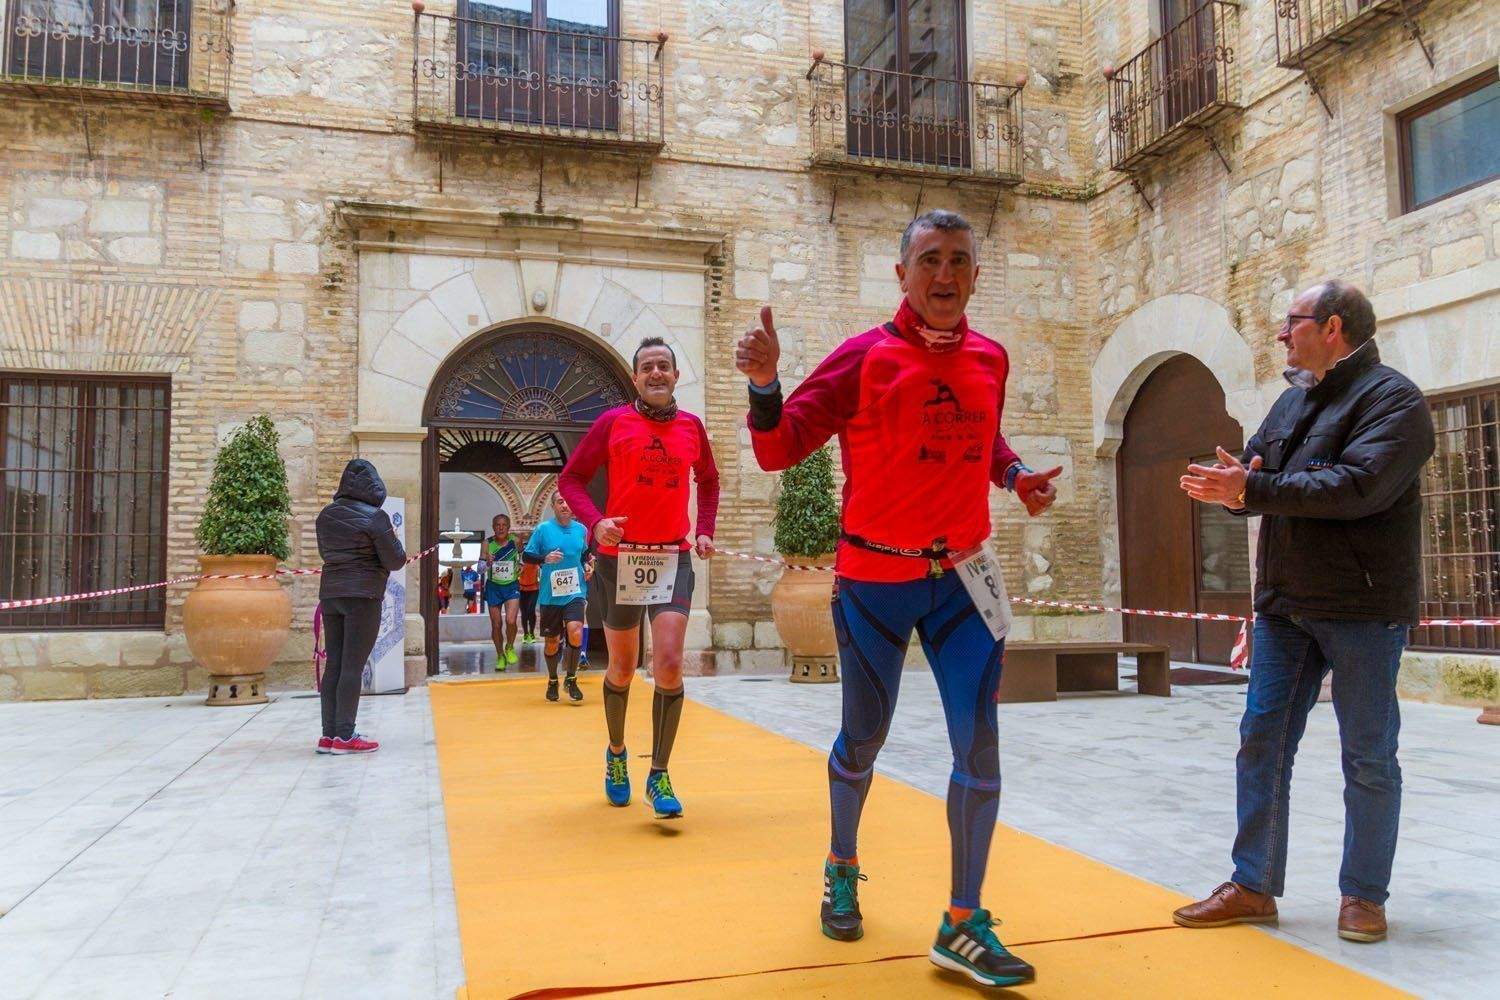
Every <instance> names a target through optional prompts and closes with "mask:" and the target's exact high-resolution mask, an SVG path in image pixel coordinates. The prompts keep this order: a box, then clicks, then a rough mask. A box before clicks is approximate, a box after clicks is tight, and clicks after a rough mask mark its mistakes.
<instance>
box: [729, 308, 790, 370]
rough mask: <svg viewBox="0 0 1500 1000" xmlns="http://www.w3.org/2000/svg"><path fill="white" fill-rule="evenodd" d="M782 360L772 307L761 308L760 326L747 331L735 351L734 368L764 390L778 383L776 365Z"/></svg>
mask: <svg viewBox="0 0 1500 1000" xmlns="http://www.w3.org/2000/svg"><path fill="white" fill-rule="evenodd" d="M780 360H781V341H780V340H779V339H777V337H776V320H775V318H774V317H772V315H771V307H770V306H761V309H760V325H759V326H752V327H751V328H750V329H748V330H746V331H745V335H744V336H743V337H741V338H740V340H739V343H738V344H737V345H736V346H735V350H734V366H735V367H736V368H738V369H739V370H740V371H742V372H744V373H745V377H746V378H748V379H749V380H750V381H752V382H754V383H755V384H756V385H758V386H760V387H761V388H762V389H764V388H765V387H766V386H768V385H770V384H771V383H772V382H775V381H776V365H777V363H778V362H780Z"/></svg>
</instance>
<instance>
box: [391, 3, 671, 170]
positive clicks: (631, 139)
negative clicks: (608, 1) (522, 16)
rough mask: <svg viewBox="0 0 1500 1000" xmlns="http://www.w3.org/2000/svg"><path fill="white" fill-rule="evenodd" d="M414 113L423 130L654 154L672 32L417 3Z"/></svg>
mask: <svg viewBox="0 0 1500 1000" xmlns="http://www.w3.org/2000/svg"><path fill="white" fill-rule="evenodd" d="M412 10H413V19H412V64H411V75H412V117H413V120H414V123H415V125H416V127H417V128H418V129H420V130H424V131H435V132H441V133H449V134H468V135H474V134H479V135H485V134H488V135H492V136H499V135H503V136H505V137H506V138H508V139H511V140H519V141H522V142H528V143H549V142H566V143H570V144H577V145H584V146H591V147H594V148H600V149H610V148H613V149H619V150H631V151H639V152H647V153H653V152H656V151H658V150H660V149H661V147H662V145H663V144H664V142H665V140H666V125H665V118H664V115H663V110H664V108H665V106H666V105H665V100H664V97H665V91H666V77H665V72H664V68H663V65H662V50H663V49H664V48H665V47H666V43H667V36H666V35H665V34H660V35H658V36H657V37H656V38H655V39H644V38H625V37H620V36H616V35H609V34H605V33H603V30H602V29H601V30H600V32H599V33H594V32H591V31H558V30H553V29H542V28H530V27H525V26H522V25H510V24H505V23H502V22H500V21H496V20H485V19H481V18H473V17H454V16H451V15H448V14H428V13H426V12H425V11H424V10H423V5H422V4H421V2H420V0H419V2H417V3H414V4H412Z"/></svg>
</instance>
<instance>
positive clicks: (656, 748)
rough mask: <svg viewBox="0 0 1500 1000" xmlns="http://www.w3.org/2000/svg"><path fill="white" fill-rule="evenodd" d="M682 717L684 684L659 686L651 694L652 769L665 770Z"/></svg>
mask: <svg viewBox="0 0 1500 1000" xmlns="http://www.w3.org/2000/svg"><path fill="white" fill-rule="evenodd" d="M681 719H682V685H681V684H678V685H677V687H676V689H675V690H670V691H668V690H664V689H662V687H661V686H660V685H658V686H657V688H656V691H655V693H654V694H653V695H652V696H651V770H653V771H665V770H666V769H667V759H668V758H669V757H671V756H672V742H673V741H674V740H676V739H677V723H678V722H679V721H681Z"/></svg>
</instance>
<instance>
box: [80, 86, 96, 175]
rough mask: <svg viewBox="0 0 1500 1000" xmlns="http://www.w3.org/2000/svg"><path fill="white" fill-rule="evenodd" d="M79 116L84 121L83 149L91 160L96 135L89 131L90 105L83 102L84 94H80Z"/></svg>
mask: <svg viewBox="0 0 1500 1000" xmlns="http://www.w3.org/2000/svg"><path fill="white" fill-rule="evenodd" d="M78 117H79V120H80V121H81V122H82V123H83V150H84V155H85V156H86V157H87V158H88V159H89V160H93V158H94V137H93V136H92V135H91V134H90V133H89V109H88V105H86V104H84V103H83V95H82V94H79V95H78Z"/></svg>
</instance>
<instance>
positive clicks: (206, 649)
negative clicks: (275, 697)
mask: <svg viewBox="0 0 1500 1000" xmlns="http://www.w3.org/2000/svg"><path fill="white" fill-rule="evenodd" d="M279 440H280V435H278V434H277V433H276V426H275V425H274V424H272V423H271V418H270V417H267V416H265V415H264V414H262V415H260V416H257V417H254V418H252V419H251V420H250V421H249V422H248V423H246V424H245V425H244V426H243V427H240V428H239V429H238V430H236V431H235V432H234V433H233V434H231V435H230V437H229V440H228V441H227V442H225V444H224V447H223V448H221V449H219V454H218V455H217V456H216V457H215V458H214V472H213V479H212V480H211V481H210V482H209V484H208V499H207V501H206V502H205V503H204V505H203V517H202V519H201V520H200V521H199V522H198V545H199V546H200V547H201V548H202V550H203V556H202V565H203V573H204V574H205V575H206V576H207V575H223V574H249V575H252V576H261V577H264V578H263V579H253V580H208V579H205V580H200V581H198V585H197V586H196V587H194V588H193V591H192V593H190V594H188V598H187V603H186V604H185V605H184V606H183V609H182V625H183V629H184V631H185V632H186V633H187V643H188V649H189V650H191V651H192V654H193V658H194V660H196V661H197V662H198V663H199V664H200V665H201V666H203V667H204V668H205V669H206V670H207V671H208V673H209V676H210V686H209V693H208V703H209V704H210V705H253V704H259V703H261V702H264V701H265V700H266V695H265V680H266V668H267V667H269V666H270V665H271V663H272V662H273V661H274V660H275V659H276V654H277V653H279V652H281V647H282V646H284V645H286V640H287V636H288V635H289V634H290V632H291V626H292V602H291V598H289V597H288V596H287V594H286V591H285V590H284V589H283V588H282V586H281V582H280V581H279V580H277V579H275V578H274V577H269V576H268V574H272V573H275V572H276V564H277V563H278V562H280V561H281V560H283V559H285V558H287V556H289V555H290V554H291V545H290V540H289V538H288V535H287V518H289V517H290V516H291V508H292V501H291V496H290V494H289V493H288V492H287V484H286V463H284V462H283V461H282V460H281V456H280V455H279V454H277V451H276V445H277V442H278V441H279Z"/></svg>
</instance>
